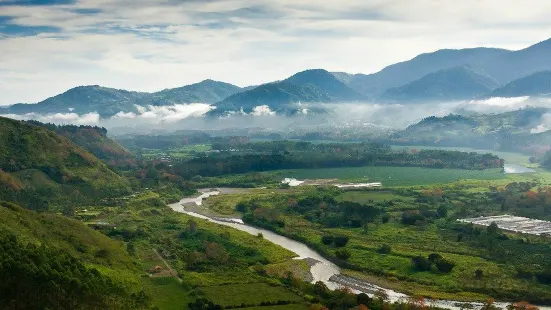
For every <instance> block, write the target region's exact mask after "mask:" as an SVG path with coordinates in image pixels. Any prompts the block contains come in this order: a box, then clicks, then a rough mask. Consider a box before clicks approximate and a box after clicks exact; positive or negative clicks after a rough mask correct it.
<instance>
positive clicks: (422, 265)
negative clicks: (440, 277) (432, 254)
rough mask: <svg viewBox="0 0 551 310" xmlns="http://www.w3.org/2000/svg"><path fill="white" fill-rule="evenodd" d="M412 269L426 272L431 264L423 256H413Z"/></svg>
mask: <svg viewBox="0 0 551 310" xmlns="http://www.w3.org/2000/svg"><path fill="white" fill-rule="evenodd" d="M411 263H412V265H413V268H414V269H415V270H418V271H427V270H430V268H431V266H432V264H431V262H430V261H429V260H428V259H426V258H425V257H423V256H415V257H413V258H412V259H411Z"/></svg>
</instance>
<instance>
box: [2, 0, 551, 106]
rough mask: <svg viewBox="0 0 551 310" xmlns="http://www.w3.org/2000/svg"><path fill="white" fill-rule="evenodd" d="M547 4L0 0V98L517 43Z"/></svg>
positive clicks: (270, 75)
mask: <svg viewBox="0 0 551 310" xmlns="http://www.w3.org/2000/svg"><path fill="white" fill-rule="evenodd" d="M130 4H131V5H132V7H133V8H134V9H133V10H128V9H127V8H128V6H129V5H130ZM550 10H551V3H549V2H548V1H544V0H531V1H523V2H518V1H497V0H489V1H476V0H468V1H462V2H461V3H453V5H452V4H451V3H450V2H443V1H441V2H435V1H429V0H421V1H415V2H413V1H407V0H401V1H356V0H353V1H346V2H345V3H343V2H342V1H333V0H331V1H324V2H323V3H320V2H319V1H306V0H299V1H296V0H294V1H273V0H262V1H255V2H251V1H239V0H213V1H168V0H167V1H141V0H140V1H127V0H125V1H114V0H101V1H99V0H82V1H71V0H0V80H1V81H2V83H1V84H0V92H1V93H2V97H1V98H0V105H7V104H13V103H17V102H37V101H40V100H42V99H44V98H47V97H49V96H52V95H55V94H58V93H61V92H63V91H65V90H67V89H69V88H72V87H74V86H76V85H90V84H101V85H103V86H108V87H114V88H123V89H132V90H139V91H154V90H160V89H164V88H170V87H177V86H182V85H185V84H190V83H193V82H197V81H200V80H203V79H207V78H211V79H216V80H223V81H227V82H230V83H234V84H236V85H239V86H246V85H256V84H260V83H264V82H268V81H273V80H278V79H283V78H285V77H287V76H289V75H290V74H292V73H294V72H297V71H301V70H304V69H307V68H318V67H323V68H325V69H327V70H331V71H346V72H362V73H371V72H375V71H377V70H379V69H381V68H383V67H384V66H386V65H389V64H392V63H395V62H398V61H403V60H407V59H409V58H412V57H414V56H415V55H417V54H419V53H423V52H430V51H434V50H437V49H440V48H466V47H474V46H492V47H500V48H507V49H520V48H523V47H525V46H528V45H529V44H532V43H534V42H539V41H541V40H544V39H547V38H548V36H549V30H550V29H551V20H549V18H548V16H547V15H548V14H546V13H547V12H549V11H550Z"/></svg>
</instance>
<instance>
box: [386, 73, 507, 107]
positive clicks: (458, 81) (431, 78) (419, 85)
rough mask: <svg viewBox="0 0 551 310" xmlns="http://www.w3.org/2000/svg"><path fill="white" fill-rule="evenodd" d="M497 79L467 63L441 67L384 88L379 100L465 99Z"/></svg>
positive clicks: (494, 84) (486, 89) (493, 84)
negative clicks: (409, 80)
mask: <svg viewBox="0 0 551 310" xmlns="http://www.w3.org/2000/svg"><path fill="white" fill-rule="evenodd" d="M498 85H499V84H498V82H497V81H496V80H494V79H493V78H491V77H489V76H488V75H486V74H483V73H479V72H476V71H475V70H473V69H472V68H470V67H466V66H460V67H452V68H449V69H443V70H440V71H437V72H435V73H430V74H427V75H425V76H424V77H422V78H421V79H419V80H416V81H413V82H410V83H408V84H406V85H404V86H400V87H395V88H391V89H389V90H387V91H386V92H385V93H384V94H383V95H382V96H381V97H379V100H381V101H386V102H406V101H407V102H419V101H424V102H427V101H452V100H466V99H472V98H474V97H477V96H480V95H482V94H487V93H488V92H490V91H492V90H493V89H495V88H496V87H497V86H498Z"/></svg>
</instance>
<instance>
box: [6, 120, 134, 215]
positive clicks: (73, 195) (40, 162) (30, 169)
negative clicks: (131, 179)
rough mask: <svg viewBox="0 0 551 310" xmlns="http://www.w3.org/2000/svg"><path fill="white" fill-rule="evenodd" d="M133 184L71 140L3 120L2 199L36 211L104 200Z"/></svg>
mask: <svg viewBox="0 0 551 310" xmlns="http://www.w3.org/2000/svg"><path fill="white" fill-rule="evenodd" d="M128 191H129V187H128V182H127V181H126V180H125V179H123V178H122V177H120V176H119V175H117V174H116V173H115V172H113V171H112V170H110V169H109V168H108V167H107V166H106V165H105V164H104V163H102V162H101V161H100V160H99V159H98V158H96V157H95V156H94V155H92V154H90V153H89V152H87V151H85V150H84V149H82V148H81V147H79V146H77V145H76V144H74V143H73V142H71V141H69V140H68V139H67V138H65V137H62V136H60V135H57V134H56V133H55V132H53V131H50V130H47V129H45V128H41V127H38V126H35V125H31V124H27V123H24V122H21V121H15V120H11V119H7V118H0V196H1V197H3V199H4V200H10V201H18V202H20V203H22V204H23V205H25V206H28V207H29V208H33V209H44V208H47V207H48V205H58V206H59V205H63V204H66V203H69V201H70V203H71V204H78V203H84V202H91V201H99V200H100V199H102V198H105V197H109V196H116V195H121V194H124V193H127V192H128Z"/></svg>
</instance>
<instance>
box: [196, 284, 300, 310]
mask: <svg viewBox="0 0 551 310" xmlns="http://www.w3.org/2000/svg"><path fill="white" fill-rule="evenodd" d="M201 291H202V292H203V293H204V294H205V296H206V297H207V298H208V299H210V300H212V301H213V302H214V303H215V304H218V305H221V306H223V307H227V306H240V305H243V304H244V305H250V306H258V305H260V303H262V302H269V303H277V302H278V301H285V302H290V303H301V302H303V301H304V300H303V299H302V298H301V297H300V296H297V295H295V294H293V293H291V292H290V291H288V290H287V289H285V288H284V287H281V286H270V285H268V284H266V283H247V284H232V285H221V286H208V287H202V288H201Z"/></svg>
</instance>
